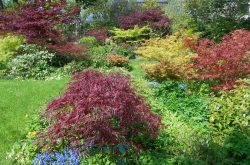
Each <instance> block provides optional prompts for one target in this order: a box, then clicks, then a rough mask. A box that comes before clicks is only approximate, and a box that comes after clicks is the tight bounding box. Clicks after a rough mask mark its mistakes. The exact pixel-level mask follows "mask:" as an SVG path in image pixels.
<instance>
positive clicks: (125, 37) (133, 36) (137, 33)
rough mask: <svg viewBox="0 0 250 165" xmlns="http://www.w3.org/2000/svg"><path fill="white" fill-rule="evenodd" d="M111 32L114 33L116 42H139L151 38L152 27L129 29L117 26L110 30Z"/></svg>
mask: <svg viewBox="0 0 250 165" xmlns="http://www.w3.org/2000/svg"><path fill="white" fill-rule="evenodd" d="M110 32H111V33H113V34H114V36H113V39H114V41H116V42H128V43H137V42H140V41H143V40H144V39H147V38H149V35H150V32H151V29H150V28H149V27H148V26H144V27H142V28H139V27H134V29H128V30H123V29H118V28H115V29H114V30H110Z"/></svg>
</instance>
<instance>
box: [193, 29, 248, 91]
mask: <svg viewBox="0 0 250 165" xmlns="http://www.w3.org/2000/svg"><path fill="white" fill-rule="evenodd" d="M189 43H192V42H189ZM193 49H194V50H195V52H196V53H197V56H196V57H195V58H194V60H193V64H192V68H193V69H194V70H195V71H196V75H194V77H195V78H197V79H200V80H206V81H208V82H209V83H210V85H211V86H212V87H213V89H214V90H223V89H232V88H233V87H234V85H235V84H236V81H237V80H238V79H241V78H247V77H248V76H249V75H250V54H249V50H250V31H247V30H236V31H234V32H232V33H230V34H228V35H226V36H224V37H223V39H222V41H221V42H220V43H214V42H213V41H210V40H208V39H202V40H200V41H199V42H198V43H196V44H194V45H193Z"/></svg>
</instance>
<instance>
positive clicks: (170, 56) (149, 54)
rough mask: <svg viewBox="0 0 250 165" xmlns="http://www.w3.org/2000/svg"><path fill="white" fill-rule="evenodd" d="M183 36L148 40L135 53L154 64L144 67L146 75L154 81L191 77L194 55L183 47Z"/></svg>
mask: <svg viewBox="0 0 250 165" xmlns="http://www.w3.org/2000/svg"><path fill="white" fill-rule="evenodd" d="M184 37H185V34H181V33H179V32H178V33H175V34H174V35H171V36H168V37H166V38H162V39H159V38H157V39H149V40H148V41H146V42H145V43H143V44H142V46H141V47H139V48H138V49H137V50H136V51H135V52H136V53H137V54H139V55H141V56H143V57H145V58H147V59H150V60H153V61H155V62H156V64H147V65H144V68H145V71H146V74H147V75H148V76H149V77H151V78H153V79H156V80H164V79H167V78H170V79H185V78H188V77H189V76H190V75H192V72H193V71H192V69H188V67H187V65H188V64H190V63H191V59H192V58H193V57H194V53H193V52H192V50H191V49H190V48H188V47H187V46H185V45H184V43H183V42H182V41H183V38H184Z"/></svg>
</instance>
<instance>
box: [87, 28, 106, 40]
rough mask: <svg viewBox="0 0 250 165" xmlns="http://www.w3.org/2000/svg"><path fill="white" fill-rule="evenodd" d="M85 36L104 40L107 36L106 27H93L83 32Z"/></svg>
mask: <svg viewBox="0 0 250 165" xmlns="http://www.w3.org/2000/svg"><path fill="white" fill-rule="evenodd" d="M85 36H93V37H95V38H96V39H97V40H99V41H101V42H104V41H105V40H106V39H107V38H108V29H107V28H95V29H92V30H89V31H87V32H86V33H85Z"/></svg>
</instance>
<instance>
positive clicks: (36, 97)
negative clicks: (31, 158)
mask: <svg viewBox="0 0 250 165" xmlns="http://www.w3.org/2000/svg"><path fill="white" fill-rule="evenodd" d="M67 82H68V79H63V80H49V81H34V80H26V81H18V80H0V112H1V115H0V164H7V162H6V161H5V157H6V153H7V152H9V151H10V150H11V147H12V145H13V144H14V143H15V142H16V141H18V140H20V139H22V137H24V136H25V135H26V134H27V131H28V130H27V126H28V123H27V121H29V120H30V119H29V118H30V117H32V116H33V114H37V113H38V112H39V110H41V108H42V106H44V105H45V104H46V103H47V102H48V101H50V100H51V99H52V98H53V97H55V96H58V95H59V94H60V92H61V91H62V90H63V89H64V87H65V86H66V83H67Z"/></svg>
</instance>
